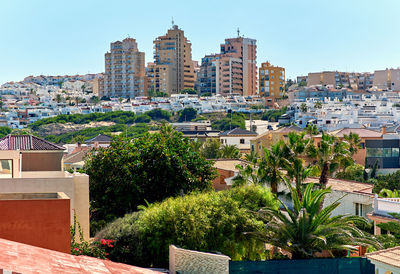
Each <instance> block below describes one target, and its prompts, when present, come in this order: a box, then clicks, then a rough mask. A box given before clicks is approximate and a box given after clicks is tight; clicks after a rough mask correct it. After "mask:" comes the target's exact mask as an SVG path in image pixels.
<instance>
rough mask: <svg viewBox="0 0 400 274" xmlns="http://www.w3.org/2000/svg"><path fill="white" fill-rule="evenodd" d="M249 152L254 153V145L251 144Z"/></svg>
mask: <svg viewBox="0 0 400 274" xmlns="http://www.w3.org/2000/svg"><path fill="white" fill-rule="evenodd" d="M251 151H252V152H254V145H253V144H251Z"/></svg>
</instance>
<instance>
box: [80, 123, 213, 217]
mask: <svg viewBox="0 0 400 274" xmlns="http://www.w3.org/2000/svg"><path fill="white" fill-rule="evenodd" d="M85 170H86V173H87V174H88V175H89V176H90V177H89V178H90V198H91V201H90V204H91V209H92V212H91V214H92V219H93V220H94V221H102V220H104V221H111V220H113V219H114V218H116V217H120V216H123V215H124V214H126V213H129V212H133V211H136V210H137V206H138V205H140V204H144V203H145V202H146V201H147V202H154V201H161V200H163V199H164V198H166V197H170V196H176V195H181V194H183V193H188V192H191V191H194V190H209V189H211V182H212V180H213V179H214V177H215V171H214V168H213V164H212V162H210V161H207V160H206V159H205V158H204V157H202V156H201V155H200V154H199V153H198V152H197V151H194V150H193V148H192V146H191V144H190V140H189V139H187V138H185V137H183V136H182V134H181V133H178V132H176V131H174V130H173V129H172V128H171V127H170V126H168V125H163V126H162V127H161V129H160V132H158V133H153V134H148V133H147V134H145V135H144V136H143V137H140V138H136V139H133V140H124V139H122V138H119V139H116V140H113V141H112V142H111V145H110V146H109V147H108V148H99V149H98V150H96V151H95V152H91V153H90V155H89V158H88V159H87V160H86V162H85Z"/></svg>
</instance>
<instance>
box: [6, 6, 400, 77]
mask: <svg viewBox="0 0 400 274" xmlns="http://www.w3.org/2000/svg"><path fill="white" fill-rule="evenodd" d="M21 3H23V5H21ZM78 3H79V5H78ZM0 7H1V9H2V10H3V11H4V15H3V16H2V17H1V18H0V25H2V26H3V27H2V29H1V30H0V37H1V38H2V39H1V40H2V43H0V60H2V61H1V65H0V83H4V82H8V81H20V80H22V79H23V78H24V77H26V76H29V75H40V74H44V75H64V74H76V73H79V74H85V73H99V72H104V59H103V57H104V52H106V51H107V50H108V49H109V46H110V43H111V42H113V41H117V40H120V41H122V40H123V39H124V38H126V37H128V36H129V37H132V38H135V39H136V40H137V43H138V48H139V50H140V51H144V52H145V59H146V63H147V62H151V61H153V40H154V39H155V38H156V37H158V36H160V35H163V34H164V33H165V32H166V31H167V30H168V29H169V28H171V19H172V17H173V18H174V21H175V24H177V25H178V26H179V27H180V28H181V29H183V30H184V31H185V35H186V37H187V38H188V39H189V40H190V42H191V43H192V55H193V59H194V60H197V61H200V60H201V58H202V57H204V55H206V54H210V53H217V52H219V45H220V44H221V43H223V41H224V39H226V38H234V37H236V36H237V33H236V30H237V28H238V27H239V28H240V31H241V35H244V36H245V37H248V38H253V39H256V40H257V65H258V67H259V66H260V65H261V63H262V62H266V61H270V62H271V63H272V64H274V65H278V66H282V67H285V68H286V75H287V78H294V77H295V76H298V75H305V74H307V73H308V72H317V71H324V70H339V71H360V72H364V71H368V72H373V71H374V70H379V69H385V68H390V67H398V66H399V65H400V62H399V61H400V52H398V51H396V50H395V45H396V44H398V42H399V41H400V38H399V37H397V36H396V35H395V34H392V33H391V32H392V30H394V29H397V28H398V27H400V23H399V21H398V20H396V17H395V16H396V14H395V11H396V10H398V8H400V3H397V2H396V1H389V0H387V1H381V2H380V3H375V2H374V1H352V2H351V3H348V2H344V1H336V2H335V3H319V2H318V1H302V2H301V3H297V2H296V1H282V2H279V3H276V2H270V1H268V2H261V1H254V2H253V3H252V5H248V6H238V5H235V3H234V2H233V3H232V1H231V2H229V3H228V2H226V1H221V2H218V3H217V2H215V3H214V2H211V1H205V2H203V4H201V3H190V4H187V3H185V2H184V1H175V2H174V5H171V3H164V2H160V1H155V2H152V3H131V2H127V1H116V2H114V4H113V5H110V4H107V2H105V1H96V2H94V1H86V2H84V3H80V2H78V1H69V2H68V6H65V5H63V3H53V2H49V1H35V3H31V2H30V1H18V2H16V1H5V2H2V3H1V4H0ZM154 7H156V8H154ZM137 10H139V11H143V12H137ZM152 17H155V18H157V20H152V19H151V18H152ZM387 26H390V28H388V27H387Z"/></svg>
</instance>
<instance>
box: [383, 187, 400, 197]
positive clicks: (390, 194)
mask: <svg viewBox="0 0 400 274" xmlns="http://www.w3.org/2000/svg"><path fill="white" fill-rule="evenodd" d="M379 197H384V198H400V190H398V189H395V190H393V191H392V190H390V189H386V188H384V189H382V190H381V191H379Z"/></svg>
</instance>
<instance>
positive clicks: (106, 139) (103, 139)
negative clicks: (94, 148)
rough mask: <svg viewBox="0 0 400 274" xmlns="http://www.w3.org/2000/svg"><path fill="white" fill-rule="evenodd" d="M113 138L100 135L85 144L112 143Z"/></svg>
mask: <svg viewBox="0 0 400 274" xmlns="http://www.w3.org/2000/svg"><path fill="white" fill-rule="evenodd" d="M111 139H112V138H111V137H110V136H108V135H104V134H99V135H97V136H96V137H94V138H92V139H89V140H86V141H85V143H94V142H111Z"/></svg>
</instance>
